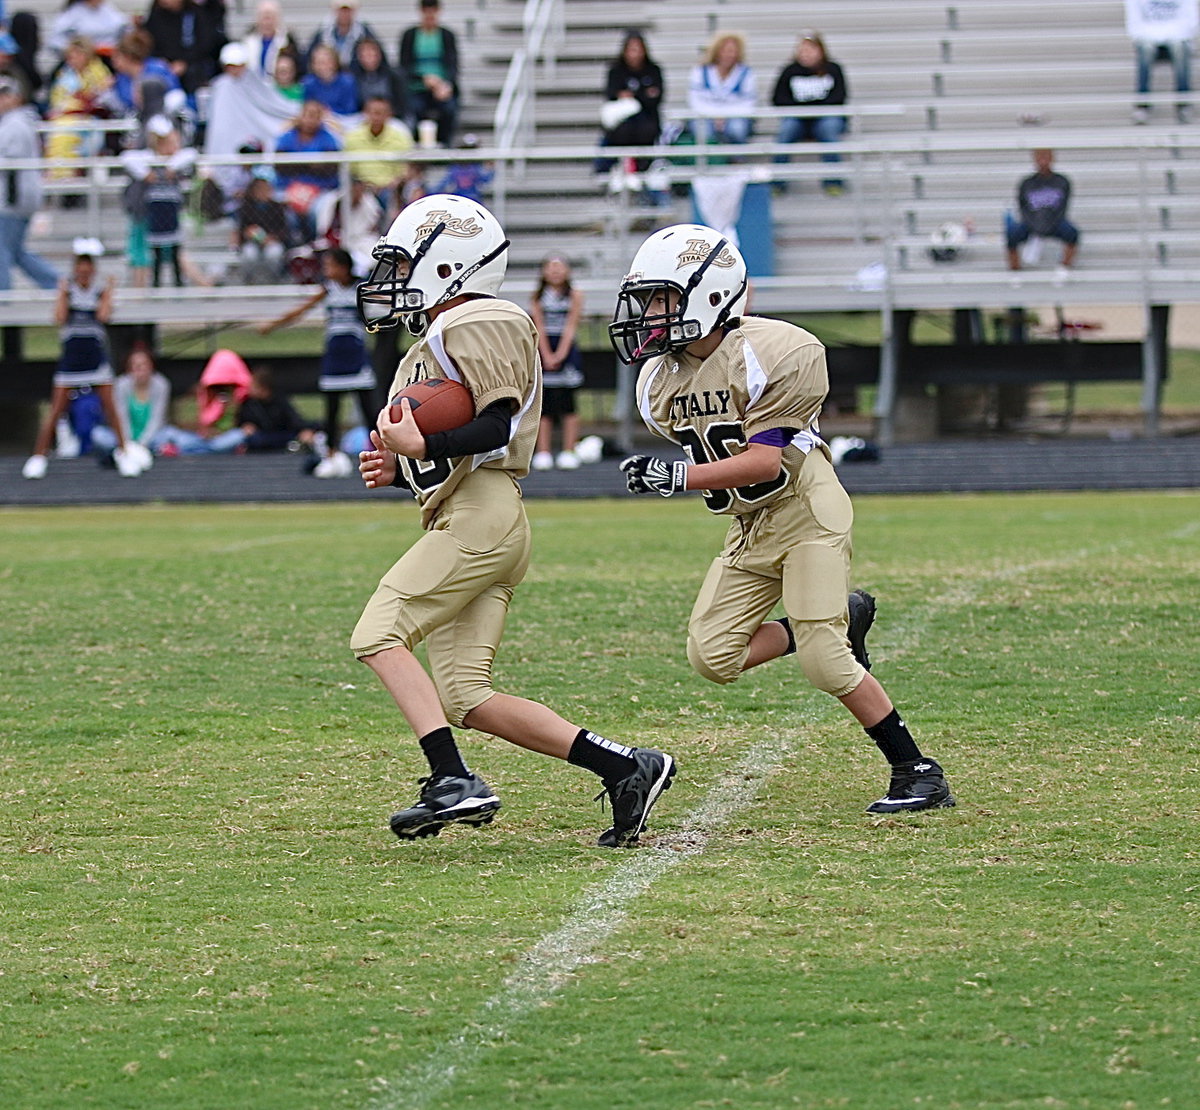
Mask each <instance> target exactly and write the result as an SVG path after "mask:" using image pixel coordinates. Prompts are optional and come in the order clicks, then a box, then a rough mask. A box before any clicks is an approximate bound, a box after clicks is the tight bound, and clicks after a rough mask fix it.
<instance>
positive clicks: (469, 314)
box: [351, 194, 675, 847]
mask: <svg viewBox="0 0 1200 1110" xmlns="http://www.w3.org/2000/svg"><path fill="white" fill-rule="evenodd" d="M373 255H374V258H375V267H374V269H373V271H372V273H371V276H370V277H369V278H368V279H367V281H366V282H364V283H363V284H362V285H361V286H360V287H359V294H358V303H359V312H360V313H361V315H362V318H363V322H364V324H365V325H366V326H367V328H368V329H369V330H371V331H376V330H378V329H379V328H386V327H394V326H396V325H397V324H398V323H400V322H403V323H404V324H405V325H406V326H407V327H408V329H409V331H410V332H412V334H413V335H415V336H417V337H418V338H419V341H418V342H417V343H416V344H414V346H413V347H412V348H411V349H410V350H409V351H408V353H407V354H406V355H405V356H404V358H403V359H402V361H401V362H400V365H399V367H398V369H397V370H396V375H395V378H394V380H393V382H392V386H391V389H390V390H389V391H388V396H389V397H393V396H395V395H396V393H397V392H399V391H400V390H401V389H402V388H404V387H405V386H406V385H411V384H412V383H413V382H416V381H421V380H424V379H426V378H451V379H453V380H455V381H460V382H462V383H463V384H464V385H466V386H467V388H468V389H470V391H471V394H472V396H473V397H474V400H475V418H474V419H473V420H471V421H470V422H468V423H467V424H465V425H463V426H462V427H460V428H455V429H452V430H450V431H445V432H436V433H433V434H431V435H423V434H422V433H421V432H420V430H419V429H418V428H417V425H416V421H415V420H414V419H413V416H412V410H411V408H410V407H409V404H408V401H407V400H405V401H402V402H401V409H402V411H403V416H402V417H401V419H400V420H396V421H393V420H392V419H391V414H390V413H389V406H385V407H384V409H383V411H382V412H381V413H380V414H379V421H378V425H377V427H376V430H375V431H373V432H372V433H371V443H372V447H371V449H370V450H367V451H363V452H362V453H361V455H360V461H359V471H360V473H361V474H362V478H363V482H364V483H365V484H366V485H367V486H368V487H369V488H371V489H379V488H382V487H386V486H390V485H400V484H403V485H406V486H408V488H409V489H411V490H412V492H413V494H414V495H415V496H416V499H417V502H418V504H419V505H420V507H421V525H422V527H423V528H424V529H425V534H424V535H423V536H422V537H421V538H420V539H419V540H417V542H416V543H415V544H413V546H412V547H411V548H409V549H408V551H407V552H406V553H405V554H404V555H403V556H401V558H400V560H399V561H398V562H397V563H396V564H395V565H394V566H393V567H392V568H391V569H390V570H389V571H388V572H387V573H386V574H385V575H384V576H383V578H382V579H381V580H380V582H379V586H378V588H377V589H376V590H375V593H374V594H373V595H372V597H371V599H370V600H369V601H368V602H367V605H366V608H365V609H364V611H363V614H362V616H361V618H360V619H359V622H358V624H357V626H356V627H355V629H354V634H353V636H352V638H351V647H352V648H353V650H354V653H355V655H357V656H358V658H359V659H361V660H362V661H363V662H364V663H366V664H367V666H369V667H370V668H371V670H373V671H374V672H375V674H377V675H378V676H379V678H380V679H381V681H382V682H383V684H384V686H385V687H386V688H387V690H388V692H389V693H390V694H391V695H392V697H393V698H394V699H395V701H396V704H397V705H398V706H399V708H400V711H401V713H402V714H403V715H404V717H405V718H406V720H407V721H408V723H409V725H410V726H411V728H412V729H413V731H414V732H415V733H416V734H417V736H418V737H419V738H420V744H421V748H422V750H423V751H424V753H425V756H426V758H427V759H428V761H429V776H428V778H425V779H422V780H421V782H422V786H421V790H420V796H419V798H418V800H417V802H416V804H415V805H413V806H411V807H409V808H408V809H405V810H402V811H401V812H399V813H396V814H394V815H393V817H392V819H391V827H392V831H393V832H395V834H396V835H397V836H399V837H400V838H401V839H406V840H407V839H413V838H415V837H422V836H435V835H437V834H438V833H439V832H440V831H441V830H442V829H443V828H444V827H445V826H446V825H448V824H451V823H455V822H458V823H462V824H466V825H475V826H478V825H483V824H487V823H489V822H490V821H491V820H492V818H493V817H494V815H495V813H496V811H497V810H498V809H499V808H500V801H499V799H498V798H497V797H496V795H495V794H494V793H493V791H492V789H491V788H490V787H489V786H488V784H487V783H486V782H485V781H484V780H483V779H482V778H481V777H480V776H479V775H477V774H474V773H473V772H472V771H471V770H469V769H468V767H467V766H466V764H465V763H464V762H463V759H462V755H461V754H460V752H459V750H458V747H457V745H456V744H455V740H454V736H453V734H452V732H451V731H450V726H451V725H453V726H455V727H458V728H473V729H478V730H479V731H481V732H487V733H491V734H493V735H495V736H499V737H502V738H503V739H505V740H508V741H510V742H511V743H514V744H518V745H520V746H521V747H524V748H529V749H530V750H532V751H536V752H541V753H543V754H545V755H551V756H556V757H557V758H559V759H565V760H567V761H568V762H569V763H573V764H575V765H576V766H579V767H583V768H585V769H587V770H589V771H592V772H593V773H594V774H596V775H598V776H599V777H600V779H601V780H602V782H603V783H604V791H602V793H601V795H599V796H598V797H602V796H603V794H604V793H607V795H608V798H609V800H610V802H611V806H612V819H613V824H612V828H610V829H608V830H607V831H606V832H604V833H603V834H602V835H601V837H600V839H599V843H600V844H601V845H602V846H604V847H632V846H633V845H634V844H636V843H637V841H638V837H639V836H640V835H641V832H642V830H643V829H644V827H645V824H646V818H647V817H648V816H649V814H650V810H651V809H652V808H653V806H654V804H655V802H656V801H657V800H658V798H659V796H660V795H661V793H662V792H663V791H664V790H665V789H667V788H668V787H669V786H670V784H671V778H672V776H673V775H674V774H675V761H674V760H673V759H672V758H671V757H670V756H669V755H667V754H665V753H664V752H660V751H656V750H654V749H652V748H632V747H627V746H625V745H624V744H619V743H616V742H615V741H612V740H608V739H605V738H604V737H603V736H600V735H598V734H596V733H594V732H591V731H589V730H588V729H586V728H581V727H580V726H578V725H576V724H572V723H570V722H568V721H566V720H564V719H563V718H562V717H560V716H559V715H558V714H557V713H555V712H554V711H553V710H551V709H549V708H547V707H546V706H544V705H541V704H539V703H538V702H534V701H528V700H526V699H524V698H519V697H514V696H513V695H511V694H502V693H497V692H496V691H495V690H493V689H492V662H493V660H494V658H495V655H496V650H497V648H498V647H499V645H500V638H501V635H502V634H503V632H504V622H505V618H506V616H507V614H508V605H509V602H510V600H511V599H512V595H513V590H514V589H516V587H517V585H518V583H520V581H521V579H522V578H524V576H525V572H526V569H527V568H528V565H529V552H530V529H529V522H528V521H527V519H526V517H525V509H524V506H523V503H522V500H521V492H520V488H519V486H518V481H519V480H520V479H521V478H524V477H525V476H526V475H527V474H528V472H529V465H530V460H531V458H532V455H533V447H534V442H535V440H536V438H537V430H538V422H539V420H540V417H541V400H542V395H541V390H542V385H541V364H540V362H539V359H538V335H537V330H536V329H535V328H534V326H533V321H532V320H531V319H530V317H529V315H528V314H527V313H526V312H525V311H524V310H523V309H521V308H519V307H518V306H517V305H515V304H513V303H511V302H510V301H506V300H500V299H498V298H497V296H496V294H497V292H498V291H499V289H500V285H501V282H502V281H503V279H504V272H505V269H506V267H507V264H508V240H507V239H505V237H504V231H503V230H502V228H501V227H500V224H499V222H498V221H497V220H496V218H495V216H493V215H492V213H491V212H489V211H488V210H487V209H486V208H484V207H483V206H482V205H480V204H478V203H477V202H475V201H472V200H469V199H467V198H465V197H459V196H450V195H446V194H439V195H434V196H428V197H424V198H422V199H421V200H418V201H415V202H413V203H412V204H410V205H408V206H407V207H406V208H405V209H404V210H403V211H402V212H401V213H400V215H399V216H397V217H396V220H395V222H394V223H393V224H392V226H391V228H390V230H389V231H388V233H387V234H386V235H385V236H384V237H383V238H382V239H381V240H380V241H379V243H378V245H377V246H376V247H375V250H374V252H373ZM422 640H424V641H425V644H426V648H427V651H428V660H429V673H427V672H426V671H425V670H424V668H423V667H422V666H421V664H420V662H419V661H418V659H417V658H416V656H415V655H414V654H413V649H414V648H415V647H416V646H417V644H418V643H420V642H421V641H422Z"/></svg>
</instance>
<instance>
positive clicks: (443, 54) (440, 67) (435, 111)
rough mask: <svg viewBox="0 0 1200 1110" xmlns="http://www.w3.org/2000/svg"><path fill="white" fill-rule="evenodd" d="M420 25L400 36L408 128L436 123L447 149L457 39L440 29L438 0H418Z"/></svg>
mask: <svg viewBox="0 0 1200 1110" xmlns="http://www.w3.org/2000/svg"><path fill="white" fill-rule="evenodd" d="M419 10H420V13H421V22H420V23H418V24H417V25H416V26H413V27H410V28H408V30H407V31H405V32H404V33H403V34H402V35H401V36H400V68H401V69H402V70H403V71H404V72H405V74H406V75H407V76H408V81H409V98H408V119H407V120H406V121H405V122H406V123H407V124H408V126H409V129H410V130H411V131H412V132H413V133H414V134H416V133H417V131H418V128H417V124H418V123H419V122H420V121H421V120H426V119H427V120H434V121H436V123H437V141H438V144H439V145H440V146H444V147H448V146H450V145H451V143H452V142H453V141H454V132H455V129H456V128H457V126H458V95H459V90H458V40H457V39H456V38H455V37H454V32H453V31H451V30H449V29H448V28H446V27H443V26H441V23H440V20H441V14H442V5H441V0H419Z"/></svg>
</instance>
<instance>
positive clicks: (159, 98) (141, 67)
mask: <svg viewBox="0 0 1200 1110" xmlns="http://www.w3.org/2000/svg"><path fill="white" fill-rule="evenodd" d="M153 48H154V40H153V39H152V38H151V37H150V36H149V35H148V34H147V33H146V32H145V31H143V30H140V29H139V30H134V31H126V32H125V34H123V35H122V36H121V37H120V39H119V40H118V41H117V46H116V49H115V50H114V51H113V56H112V62H113V69H114V70H116V74H117V76H116V80H114V81H113V85H112V89H111V90H110V100H109V103H110V105H111V108H112V111H113V113H114V115H117V116H120V117H129V118H136V119H137V120H139V121H140V122H141V123H143V124H144V123H145V122H146V120H148V119H149V118H150V117H151V116H156V115H158V114H159V113H160V112H162V110H163V105H164V102H165V100H166V97H167V94H168V93H170V92H172V91H174V90H176V89H178V88H179V78H177V77H176V76H175V74H174V72H173V71H172V69H171V67H170V66H169V65H168V64H167V63H166V62H165V61H164V60H163V59H162V58H157V57H152V56H151V53H152V51H153ZM177 95H179V94H177ZM138 141H139V139H136V138H135V140H134V145H137V142H138Z"/></svg>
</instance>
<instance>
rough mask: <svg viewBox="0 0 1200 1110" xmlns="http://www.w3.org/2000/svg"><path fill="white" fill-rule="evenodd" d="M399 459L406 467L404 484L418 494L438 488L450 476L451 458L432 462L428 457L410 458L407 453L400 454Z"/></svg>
mask: <svg viewBox="0 0 1200 1110" xmlns="http://www.w3.org/2000/svg"><path fill="white" fill-rule="evenodd" d="M397 459H398V460H399V463H400V465H401V467H403V469H404V484H405V485H407V486H408V488H409V489H410V490H412V491H413V493H414V494H416V495H417V496H420V495H421V494H422V493H428V492H429V491H430V490H435V489H437V488H438V486H440V485H441V484H442V483H443V482H444V481H445V480H446V479H447V478H449V477H450V470H451V466H450V460H449V459H438V460H436V461H435V462H430V461H429V460H428V459H410V458H408V457H407V456H406V455H398V456H397Z"/></svg>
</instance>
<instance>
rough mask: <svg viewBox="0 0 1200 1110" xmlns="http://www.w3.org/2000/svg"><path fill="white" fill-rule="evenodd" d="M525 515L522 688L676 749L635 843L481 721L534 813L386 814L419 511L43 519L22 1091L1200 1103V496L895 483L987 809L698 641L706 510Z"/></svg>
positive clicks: (917, 606) (153, 1099)
mask: <svg viewBox="0 0 1200 1110" xmlns="http://www.w3.org/2000/svg"><path fill="white" fill-rule="evenodd" d="M529 511H530V517H531V519H532V521H533V525H534V534H535V544H536V549H535V562H534V567H533V570H532V572H531V574H530V576H529V578H528V580H527V581H526V584H525V585H524V586H523V587H522V589H521V590H520V591H518V594H517V598H516V601H515V603H514V606H513V610H512V614H511V620H510V630H509V634H508V636H507V639H506V643H505V648H504V650H503V652H502V655H501V659H500V661H499V666H498V680H499V685H500V686H501V688H503V689H507V690H511V691H512V692H517V693H523V694H525V695H527V696H531V697H535V698H539V699H543V700H545V701H547V702H548V703H549V704H551V705H553V706H554V707H556V708H558V709H559V710H560V711H562V712H563V713H564V714H565V715H567V716H568V717H570V718H572V719H573V720H577V721H579V722H580V723H585V724H587V725H589V726H591V727H594V728H596V729H598V730H600V731H602V732H604V733H606V734H608V735H611V736H613V737H617V738H620V739H623V740H627V741H629V742H632V743H639V744H649V745H661V746H666V747H668V748H669V750H670V751H672V752H673V753H674V754H675V755H676V757H677V758H678V759H679V761H680V765H681V772H680V775H679V777H678V778H677V779H676V782H675V785H674V787H673V788H672V789H671V790H670V791H669V792H668V793H667V794H665V795H664V796H663V800H662V802H661V803H660V804H659V807H658V808H657V809H656V811H655V814H654V819H653V821H652V826H653V828H652V831H651V833H650V834H648V835H646V836H645V837H644V838H643V847H642V848H639V849H638V850H636V851H633V852H606V851H604V850H602V849H598V848H596V847H594V846H593V845H594V838H595V836H596V834H597V833H598V832H599V831H601V830H602V829H603V828H605V827H606V824H607V821H606V818H605V815H603V814H602V813H601V811H600V809H599V806H598V805H596V804H594V803H593V801H592V796H593V795H594V794H595V792H596V790H597V789H598V786H597V784H596V783H595V781H594V780H593V779H592V778H591V777H590V776H588V775H586V774H585V773H583V772H581V771H579V770H577V769H576V768H572V767H568V766H566V765H563V764H558V763H555V762H551V761H549V760H546V759H543V758H540V757H537V756H534V755H531V754H529V753H525V752H523V751H519V750H517V749H513V748H510V747H509V746H507V745H505V744H503V743H502V742H500V741H496V740H493V739H491V738H487V737H483V736H480V735H477V734H465V740H464V751H465V753H466V755H467V758H468V760H469V761H470V762H471V764H472V765H473V766H474V767H475V768H476V769H477V770H479V771H480V772H481V773H483V774H484V775H485V776H486V777H487V778H488V779H489V780H490V781H491V782H492V784H493V785H494V786H495V787H496V788H497V789H498V790H499V791H500V793H501V795H502V797H503V799H504V803H505V808H504V810H503V812H502V813H501V815H500V818H499V820H497V821H496V823H495V824H493V825H492V826H490V827H488V828H485V829H482V830H479V831H471V830H466V829H451V830H448V831H447V832H446V833H444V834H443V835H442V836H441V837H440V838H439V839H437V840H430V841H421V842H415V843H400V842H399V841H397V840H395V838H394V837H392V835H391V833H390V832H389V831H388V829H387V817H388V815H389V813H390V812H391V810H392V809H393V808H396V807H398V806H401V805H406V804H408V803H409V802H411V800H412V799H413V797H414V796H415V785H416V784H415V780H416V778H417V776H418V775H419V774H422V773H423V763H422V760H421V759H420V756H419V752H418V750H417V748H416V745H415V743H414V741H413V740H412V739H411V737H410V736H409V735H408V733H407V730H406V729H405V727H404V726H403V724H402V722H401V720H400V718H399V715H398V714H397V713H396V711H395V710H394V708H393V707H392V706H391V703H390V702H389V700H388V699H387V697H386V695H385V694H384V692H383V691H382V688H380V687H378V686H377V684H376V683H375V680H374V679H373V678H372V676H371V675H370V674H369V672H368V671H367V670H366V668H364V667H362V666H361V665H360V664H357V663H356V662H355V661H354V660H353V659H352V658H351V656H350V655H349V653H348V651H347V649H346V641H347V638H348V635H349V630H350V628H351V627H352V626H353V623H354V620H355V619H356V617H357V614H358V612H359V609H360V607H361V605H362V603H363V602H364V601H365V599H366V597H367V596H368V594H369V592H370V590H371V588H372V586H373V584H374V582H375V580H376V578H377V577H378V576H379V575H380V574H381V573H382V572H383V570H384V569H386V567H387V566H388V565H389V563H390V561H391V560H392V558H393V557H394V556H395V555H396V554H398V552H399V551H400V550H401V549H402V548H403V547H404V546H405V545H407V544H408V543H409V542H411V540H412V539H413V538H414V537H415V535H416V534H417V533H416V517H415V510H414V509H413V507H412V505H411V504H400V503H395V502H388V500H387V499H386V498H381V500H380V501H379V502H378V503H372V504H367V505H360V504H354V505H335V506H307V505H302V506H280V507H275V506H271V507H262V506H248V507H241V506H239V507H197V508H190V507H183V508H162V507H143V508H136V509H86V508H75V509H69V510H40V511H5V512H4V513H3V517H2V522H3V528H2V530H0V614H2V618H3V628H4V631H5V639H6V644H5V652H4V664H3V676H4V681H3V683H2V684H0V718H2V719H3V721H4V725H3V727H2V729H0V801H2V805H3V810H2V816H0V945H2V946H3V947H2V956H0V1105H2V1106H4V1107H12V1108H14V1110H16V1108H19V1110H42V1108H45V1110H49V1108H54V1110H59V1108H62V1107H122V1108H123V1107H134V1108H143V1107H144V1108H159V1107H165V1106H170V1107H171V1108H172V1110H212V1108H231V1107H253V1108H256V1110H257V1108H280V1110H306V1108H313V1110H332V1108H336V1110H349V1108H353V1110H393V1108H395V1110H399V1108H410V1107H411V1108H424V1107H431V1108H435V1107H436V1108H441V1107H453V1108H455V1110H457V1108H459V1107H494V1106H497V1105H500V1106H518V1105H519V1106H522V1107H544V1108H555V1110H558V1108H571V1110H574V1108H583V1110H591V1108H596V1110H600V1108H606V1110H610V1108H614V1107H615V1108H626V1107H628V1108H633V1107H637V1108H654V1110H661V1108H665V1110H675V1108H684V1107H687V1108H692V1107H722V1106H732V1107H763V1108H774V1107H810V1108H818V1107H822V1108H823V1107H850V1108H859V1107H862V1108H872V1110H889V1108H893V1107H894V1108H905V1107H917V1108H922V1110H925V1108H930V1107H933V1108H954V1107H996V1108H1000V1107H1005V1108H1008V1107H1022V1108H1024V1107H1029V1108H1032V1107H1062V1108H1072V1110H1074V1108H1079V1107H1087V1108H1114V1110H1115V1108H1139V1110H1140V1108H1149V1107H1159V1106H1171V1107H1176V1108H1185V1107H1193V1106H1196V1105H1197V1096H1196V1094H1195V1087H1196V1076H1197V1072H1198V1065H1200V1017H1198V1014H1200V978H1198V976H1200V972H1198V971H1197V968H1198V967H1200V912H1198V906H1200V894H1198V891H1200V868H1198V852H1197V847H1196V844H1197V841H1196V836H1195V825H1194V822H1195V820H1196V806H1197V798H1200V758H1198V756H1200V730H1198V725H1197V719H1198V717H1200V694H1198V692H1197V671H1198V669H1200V668H1198V666H1197V662H1198V655H1200V652H1198V651H1197V646H1196V645H1197V640H1196V631H1195V619H1196V618H1195V604H1194V603H1195V600H1196V598H1197V597H1198V596H1200V569H1198V568H1200V495H1197V494H1195V493H1184V494H1174V495H1168V494H1150V493H1131V494H1081V495H1070V496H1011V497H1009V496H1006V497H1000V496H987V497H923V498H860V499H859V500H858V501H857V512H858V522H857V525H856V544H857V547H858V551H859V554H858V557H857V559H856V564H855V582H856V584H859V585H863V586H866V587H868V588H870V589H871V590H872V591H873V592H875V593H876V594H877V595H878V597H879V599H880V612H879V620H878V622H877V625H876V630H875V632H874V633H873V636H872V640H871V647H872V652H873V658H874V661H875V673H876V674H877V675H878V677H879V678H880V679H881V681H882V682H883V683H884V685H885V686H886V687H887V688H888V689H889V691H890V693H891V694H892V696H893V698H894V699H895V700H896V702H897V703H898V705H899V706H900V707H901V709H902V710H903V712H904V714H905V716H906V717H907V719H908V720H909V722H910V724H911V725H912V726H913V729H914V732H915V733H916V734H917V736H918V739H919V740H921V741H922V743H923V746H924V748H925V749H926V750H927V751H928V752H929V753H930V754H934V755H936V756H938V757H939V758H940V759H941V760H942V762H943V763H944V764H945V766H946V768H947V772H948V773H949V775H950V776H951V781H952V784H953V786H954V788H955V791H956V793H957V794H958V796H959V805H958V807H957V808H956V809H954V810H947V811H942V812H939V813H936V814H931V815H925V816H917V815H914V816H912V817H908V818H904V819H874V818H869V817H867V816H866V815H865V814H864V812H863V807H864V806H865V805H866V804H867V803H868V802H869V801H870V800H872V799H873V798H874V797H877V796H878V795H879V794H880V793H881V792H882V789H883V787H884V786H885V783H886V773H885V769H884V766H883V761H882V759H881V758H880V757H879V755H878V753H877V752H876V751H875V749H874V746H873V745H872V744H871V743H870V741H869V740H868V739H867V738H866V737H865V736H864V735H863V733H862V732H861V730H859V729H858V728H857V727H856V726H854V725H853V723H852V722H851V720H850V719H849V717H848V716H846V715H845V714H844V712H843V711H842V710H841V709H840V707H839V706H838V705H837V704H836V703H835V702H833V701H832V700H831V699H828V698H825V697H824V696H823V695H819V694H816V693H814V692H812V691H811V690H810V689H809V688H808V687H807V686H806V685H805V683H804V682H803V680H802V678H801V676H800V675H799V673H798V668H796V667H795V666H794V664H793V665H789V662H790V661H789V660H780V661H777V662H776V663H774V664H772V665H770V666H768V667H764V668H761V669H760V670H758V671H755V672H752V673H751V674H748V675H746V676H745V677H744V678H743V679H742V680H741V681H740V682H738V683H737V684H735V685H733V686H728V687H716V686H711V685H708V684H705V683H703V682H702V680H701V679H699V678H698V677H696V676H695V675H693V674H691V673H690V671H689V669H688V667H687V663H686V659H685V658H684V655H683V650H682V630H683V627H684V625H685V622H686V617H687V613H688V610H689V608H690V605H691V601H692V596H693V594H694V591H695V589H696V587H697V585H698V583H699V579H700V577H701V575H702V573H703V571H704V568H705V566H706V565H707V562H708V560H709V558H710V557H711V555H712V553H713V550H714V549H715V547H716V546H717V544H718V542H719V539H720V535H721V531H722V527H721V524H720V522H718V521H716V520H713V519H711V518H708V517H707V514H705V513H704V512H703V510H702V509H701V508H700V506H699V505H698V504H697V503H695V501H689V502H688V503H679V501H672V502H667V503H664V502H660V501H659V499H657V498H656V499H654V503H652V504H646V503H643V502H641V501H638V502H633V501H630V502H590V503H589V502H563V503H550V502H533V503H531V504H530V506H529ZM1189 1092H1190V1093H1189Z"/></svg>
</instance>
